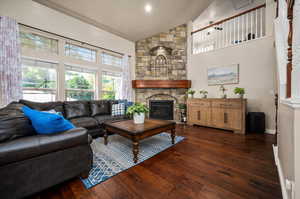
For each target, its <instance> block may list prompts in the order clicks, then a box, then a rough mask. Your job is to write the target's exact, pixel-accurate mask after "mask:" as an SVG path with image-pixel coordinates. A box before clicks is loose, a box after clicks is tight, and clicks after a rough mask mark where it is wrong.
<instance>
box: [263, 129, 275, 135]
mask: <svg viewBox="0 0 300 199" xmlns="http://www.w3.org/2000/svg"><path fill="white" fill-rule="evenodd" d="M265 133H267V134H272V135H275V133H276V132H275V130H274V129H266V131H265Z"/></svg>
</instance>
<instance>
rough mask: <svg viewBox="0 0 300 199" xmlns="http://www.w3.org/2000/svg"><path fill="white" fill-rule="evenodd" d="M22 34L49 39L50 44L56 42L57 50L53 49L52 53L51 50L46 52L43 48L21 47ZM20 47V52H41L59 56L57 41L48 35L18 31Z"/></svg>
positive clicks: (24, 30)
mask: <svg viewBox="0 0 300 199" xmlns="http://www.w3.org/2000/svg"><path fill="white" fill-rule="evenodd" d="M22 33H24V34H31V35H34V36H39V37H44V38H46V39H49V40H50V41H51V42H52V41H56V42H57V49H55V50H54V51H53V50H47V49H45V48H28V47H27V46H22V39H21V34H22ZM20 46H21V50H22V51H27V50H29V51H41V52H43V53H49V54H52V55H58V54H59V40H58V39H57V38H53V37H49V36H48V35H44V34H40V33H38V32H36V31H28V30H26V29H21V30H20Z"/></svg>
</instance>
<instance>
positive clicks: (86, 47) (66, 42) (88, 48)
mask: <svg viewBox="0 0 300 199" xmlns="http://www.w3.org/2000/svg"><path fill="white" fill-rule="evenodd" d="M67 45H72V46H75V47H78V48H83V49H87V50H90V51H91V53H92V52H94V55H95V56H94V59H93V60H86V59H80V58H78V57H73V56H71V55H67V52H66V46H67ZM64 55H65V56H66V57H69V58H71V59H77V60H81V61H84V62H91V63H97V50H96V49H93V48H91V47H89V46H84V45H80V44H76V43H75V42H70V41H65V43H64ZM91 55H92V54H91Z"/></svg>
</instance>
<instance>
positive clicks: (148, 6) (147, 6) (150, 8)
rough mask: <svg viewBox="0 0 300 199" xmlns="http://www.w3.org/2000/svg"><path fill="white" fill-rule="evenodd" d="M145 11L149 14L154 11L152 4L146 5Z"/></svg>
mask: <svg viewBox="0 0 300 199" xmlns="http://www.w3.org/2000/svg"><path fill="white" fill-rule="evenodd" d="M145 11H146V12H148V13H149V12H151V11H152V6H151V5H150V4H146V5H145Z"/></svg>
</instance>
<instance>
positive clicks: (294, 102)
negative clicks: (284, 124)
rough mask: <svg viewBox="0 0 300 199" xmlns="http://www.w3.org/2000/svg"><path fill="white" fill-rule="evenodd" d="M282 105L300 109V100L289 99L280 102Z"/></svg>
mask: <svg viewBox="0 0 300 199" xmlns="http://www.w3.org/2000/svg"><path fill="white" fill-rule="evenodd" d="M280 103H281V104H284V105H286V106H289V107H292V108H293V109H298V108H300V99H299V98H288V99H282V100H280Z"/></svg>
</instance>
